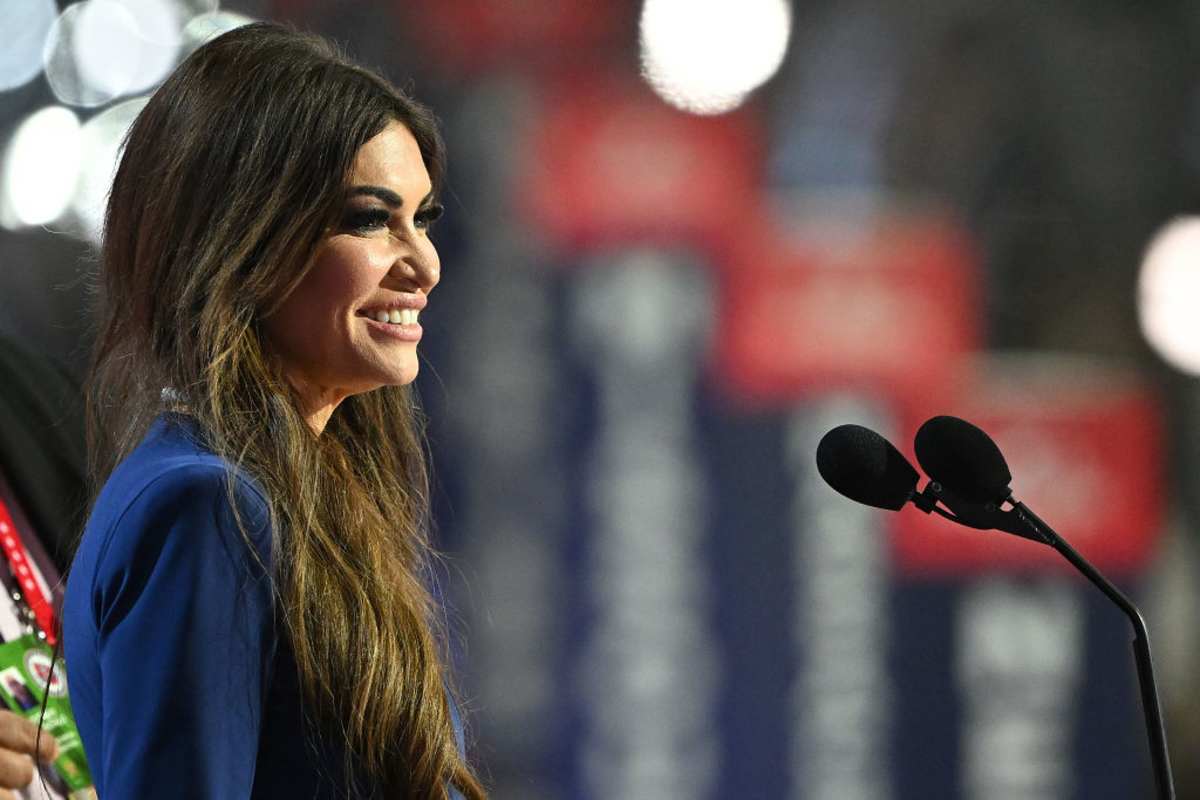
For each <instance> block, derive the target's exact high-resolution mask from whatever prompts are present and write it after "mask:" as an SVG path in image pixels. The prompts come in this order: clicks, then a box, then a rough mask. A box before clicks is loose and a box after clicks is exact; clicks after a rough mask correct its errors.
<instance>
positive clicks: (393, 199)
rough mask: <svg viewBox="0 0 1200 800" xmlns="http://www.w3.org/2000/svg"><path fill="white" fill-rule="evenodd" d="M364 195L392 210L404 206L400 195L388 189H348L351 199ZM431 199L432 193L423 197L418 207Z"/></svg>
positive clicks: (371, 187)
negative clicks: (379, 201) (373, 198)
mask: <svg viewBox="0 0 1200 800" xmlns="http://www.w3.org/2000/svg"><path fill="white" fill-rule="evenodd" d="M364 194H365V195H370V196H371V197H375V198H378V199H379V200H382V201H383V202H384V203H386V204H387V205H389V206H391V207H392V208H400V207H401V206H402V205H404V198H403V197H401V196H400V195H398V194H396V193H395V192H393V191H392V190H391V189H388V188H387V187H385V186H370V185H366V186H355V187H353V188H352V189H350V196H351V197H358V196H359V195H364ZM432 197H433V192H430V193H429V194H427V195H425V197H423V198H422V199H421V203H420V205H425V204H426V203H428V202H429V200H430V199H431V198H432Z"/></svg>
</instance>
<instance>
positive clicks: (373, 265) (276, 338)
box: [264, 122, 441, 429]
mask: <svg viewBox="0 0 1200 800" xmlns="http://www.w3.org/2000/svg"><path fill="white" fill-rule="evenodd" d="M430 190H431V184H430V179H429V173H428V171H427V170H426V169H425V163H424V161H423V159H422V158H421V151H420V149H419V147H418V146H417V142H416V139H414V138H413V136H412V134H411V133H409V131H408V128H406V127H405V126H404V125H402V124H401V123H399V122H393V123H391V124H390V125H388V127H387V128H385V129H384V130H383V132H381V133H380V134H378V135H377V136H375V137H374V138H373V139H371V140H370V141H368V142H367V143H366V144H364V145H363V146H362V148H361V149H360V150H359V151H358V154H357V156H356V157H355V161H354V166H353V169H352V171H351V175H350V183H349V192H348V199H347V201H346V205H345V208H344V209H343V210H342V221H341V223H340V224H339V225H338V226H337V228H336V229H335V230H331V231H330V232H329V233H328V235H327V236H326V237H325V238H324V239H323V240H322V242H321V244H320V245H319V250H318V252H317V256H316V261H315V263H314V264H313V266H312V268H311V269H310V270H309V272H308V274H307V275H305V276H304V278H303V279H302V280H301V281H300V284H299V285H298V286H297V287H296V289H295V291H293V292H292V294H290V295H289V296H288V298H287V299H286V300H285V301H284V302H283V304H282V305H281V306H280V308H279V309H278V310H277V311H276V312H275V313H274V314H272V315H271V316H270V317H268V318H266V319H265V320H264V333H265V335H266V339H267V342H268V344H269V346H270V347H271V349H272V351H273V352H274V353H275V354H276V355H278V357H279V358H281V359H282V362H283V367H284V373H285V374H286V376H287V378H288V379H289V380H290V381H291V383H292V385H293V386H294V387H295V388H296V390H297V391H298V392H299V393H300V395H301V398H302V399H303V400H304V402H305V405H306V406H307V407H306V408H305V409H302V410H303V411H304V412H305V413H306V415H308V416H311V415H312V414H314V413H315V414H317V416H318V417H320V416H322V413H321V412H322V411H324V413H323V417H324V419H321V420H320V425H319V426H317V427H318V429H320V428H323V427H324V420H325V419H328V416H329V413H332V411H333V408H334V407H336V406H337V404H338V403H339V402H341V400H342V399H344V398H345V397H347V396H348V395H352V394H358V393H360V392H367V391H371V390H372V389H377V388H379V387H381V386H389V385H398V384H405V383H409V382H411V381H412V380H413V379H414V378H416V376H417V342H418V341H419V340H420V338H421V326H420V324H418V322H417V314H418V313H419V312H420V310H421V309H422V308H424V307H425V302H426V299H427V298H428V296H429V293H430V292H431V291H432V290H433V287H434V286H436V285H437V282H438V277H439V272H440V262H439V261H438V255H437V250H435V249H434V246H433V242H431V241H430V240H429V226H430V224H431V223H432V222H433V220H434V219H436V218H437V215H438V214H439V213H440V211H441V208H440V206H437V205H436V204H435V203H434V202H433V201H432V199H431V198H430V196H429V195H430Z"/></svg>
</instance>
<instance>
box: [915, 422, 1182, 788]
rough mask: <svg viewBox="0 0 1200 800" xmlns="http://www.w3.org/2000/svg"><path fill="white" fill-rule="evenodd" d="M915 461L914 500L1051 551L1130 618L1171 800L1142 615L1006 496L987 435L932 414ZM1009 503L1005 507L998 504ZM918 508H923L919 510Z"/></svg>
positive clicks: (1001, 464)
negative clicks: (922, 478)
mask: <svg viewBox="0 0 1200 800" xmlns="http://www.w3.org/2000/svg"><path fill="white" fill-rule="evenodd" d="M915 449H916V453H917V461H918V463H920V465H921V468H922V469H924V470H925V472H926V474H928V475H929V477H930V482H929V484H928V485H927V486H926V487H925V490H924V491H923V492H922V493H921V494H920V495H917V496H916V497H914V500H916V501H918V505H920V502H919V501H920V500H925V501H941V502H942V503H944V504H945V505H947V506H948V507H949V508H950V509H951V510H952V511H954V512H955V515H954V516H951V515H949V514H945V513H943V512H942V510H941V509H935V510H936V511H937V512H938V513H939V514H941V515H942V516H944V517H947V518H949V519H951V520H954V521H955V522H959V523H962V524H964V525H969V526H971V527H975V528H995V529H997V530H1002V531H1007V532H1008V533H1015V534H1017V535H1018V536H1023V537H1025V538H1027V539H1032V540H1034V541H1039V542H1042V543H1043V544H1047V545H1049V546H1050V547H1053V548H1054V549H1055V550H1057V551H1058V552H1059V553H1060V554H1061V555H1062V556H1063V557H1064V558H1066V559H1067V561H1069V562H1071V565H1072V566H1074V567H1075V568H1076V569H1077V570H1079V572H1081V573H1082V574H1083V576H1084V577H1086V578H1087V579H1088V580H1089V581H1091V582H1092V583H1093V584H1095V585H1096V587H1097V588H1099V589H1100V591H1102V592H1104V594H1105V595H1107V596H1108V598H1109V599H1110V600H1112V601H1113V602H1114V603H1115V604H1116V605H1117V606H1118V607H1119V608H1120V609H1121V611H1123V612H1124V613H1125V615H1126V616H1127V617H1128V618H1129V621H1130V623H1131V624H1132V626H1133V630H1134V639H1133V654H1134V660H1135V661H1136V663H1137V673H1138V686H1139V688H1140V690H1141V699H1142V712H1143V714H1144V715H1145V719H1146V736H1147V739H1148V741H1149V745H1150V759H1151V763H1152V766H1153V768H1154V782H1155V785H1156V786H1157V789H1158V796H1159V798H1162V800H1174V798H1175V786H1174V783H1173V781H1172V778H1171V761H1170V757H1169V754H1168V751H1167V734H1166V729H1165V727H1164V725H1163V719H1162V711H1161V709H1160V707H1159V702H1158V689H1157V687H1156V684H1155V681H1154V664H1153V661H1152V659H1151V657H1150V635H1149V632H1148V631H1147V630H1146V621H1145V620H1144V619H1143V618H1142V614H1141V612H1140V611H1139V610H1138V608H1137V606H1135V605H1134V604H1133V602H1132V601H1130V599H1129V598H1128V597H1126V596H1125V594H1124V593H1122V592H1121V590H1120V589H1118V588H1117V587H1116V586H1114V585H1113V584H1112V583H1111V582H1110V581H1109V580H1108V579H1107V578H1105V577H1104V576H1103V575H1102V574H1101V573H1100V571H1099V570H1097V569H1096V568H1095V567H1093V566H1092V565H1091V564H1090V563H1089V562H1088V561H1087V559H1085V558H1084V557H1083V556H1081V555H1080V554H1079V553H1078V552H1076V551H1075V549H1074V548H1073V547H1071V545H1070V544H1068V543H1067V542H1066V541H1065V540H1064V539H1063V538H1062V537H1061V536H1059V535H1058V534H1057V533H1056V532H1055V531H1054V529H1053V528H1051V527H1050V526H1049V525H1047V524H1046V523H1045V522H1044V521H1043V520H1042V519H1041V518H1040V517H1038V516H1037V515H1036V514H1034V513H1033V511H1031V510H1030V509H1029V508H1028V507H1027V506H1026V505H1025V504H1024V503H1022V502H1020V501H1019V500H1016V499H1014V498H1013V496H1012V490H1011V489H1010V488H1009V486H1008V485H1009V483H1010V482H1011V481H1012V474H1011V473H1010V472H1009V469H1008V463H1007V462H1006V461H1005V460H1004V454H1003V453H1001V452H1000V448H999V447H998V446H997V445H996V443H995V442H994V441H992V438H991V437H990V436H988V435H987V434H986V433H984V432H983V431H982V430H980V429H979V428H977V427H975V426H974V425H972V424H971V423H969V422H967V421H966V420H962V419H958V418H957V417H947V416H942V417H934V418H932V419H930V420H928V421H927V422H926V423H925V424H924V425H922V426H921V428H920V430H918V431H917V438H916V442H915ZM1005 502H1008V503H1009V504H1011V508H1009V509H1007V510H1002V509H1001V508H1000V506H1001V505H1002V504H1003V503H1005ZM921 507H922V508H924V506H921Z"/></svg>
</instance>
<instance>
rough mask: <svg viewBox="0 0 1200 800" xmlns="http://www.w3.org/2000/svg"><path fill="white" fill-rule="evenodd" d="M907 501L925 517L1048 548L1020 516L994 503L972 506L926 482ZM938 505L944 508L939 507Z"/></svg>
mask: <svg viewBox="0 0 1200 800" xmlns="http://www.w3.org/2000/svg"><path fill="white" fill-rule="evenodd" d="M1011 496H1012V492H1011V491H1010V492H1009V493H1008V494H1007V495H1006V496H1005V497H1003V498H1002V499H1001V500H1000V503H1004V502H1005V501H1007V500H1009V499H1010V498H1011ZM909 499H910V500H911V501H912V504H913V505H915V506H916V507H917V508H919V509H921V510H922V511H924V512H925V513H926V514H929V513H936V514H938V515H939V516H942V517H945V518H946V519H948V520H950V521H951V522H956V523H958V524H959V525H962V526H964V527H967V528H975V529H976V530H983V531H987V530H997V531H1004V532H1005V533H1011V534H1013V535H1014V536H1020V537H1021V538H1023V539H1029V540H1030V541H1034V542H1039V543H1040V544H1046V545H1050V544H1052V543H1051V542H1050V541H1049V540H1047V539H1046V537H1045V536H1043V535H1042V532H1041V531H1040V530H1038V529H1037V527H1035V526H1033V525H1031V524H1030V523H1029V520H1028V519H1027V518H1026V517H1025V516H1024V515H1022V514H1018V513H1017V511H1016V509H1015V508H1010V509H1002V508H1000V505H999V504H998V503H994V502H992V503H976V502H972V501H969V500H964V499H963V498H961V497H959V496H958V495H956V494H955V493H954V492H952V491H950V490H949V489H947V488H946V487H945V486H943V485H942V484H940V483H938V482H937V481H929V482H928V483H926V484H925V488H924V489H922V490H921V491H920V492H913V493H912V496H911V497H910V498H909ZM939 503H941V505H942V506H945V508H942V507H941V506H939V505H938V504H939Z"/></svg>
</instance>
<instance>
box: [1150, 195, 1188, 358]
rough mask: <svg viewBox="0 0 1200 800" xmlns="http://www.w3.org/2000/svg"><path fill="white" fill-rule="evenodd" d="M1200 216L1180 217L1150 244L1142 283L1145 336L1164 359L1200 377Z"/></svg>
mask: <svg viewBox="0 0 1200 800" xmlns="http://www.w3.org/2000/svg"><path fill="white" fill-rule="evenodd" d="M1198 307H1200V217H1180V218H1178V219H1175V220H1174V221H1172V222H1171V223H1169V224H1168V225H1167V226H1166V227H1165V228H1163V229H1162V230H1161V231H1160V232H1159V233H1158V234H1156V235H1155V236H1154V238H1153V239H1152V240H1151V242H1150V246H1149V248H1148V249H1147V250H1146V256H1145V259H1144V260H1143V261H1142V269H1141V275H1140V276H1139V280H1138V317H1139V319H1140V320H1141V324H1142V332H1143V333H1144V334H1145V336H1146V339H1147V340H1148V341H1149V342H1150V344H1151V345H1152V346H1153V347H1154V349H1155V350H1156V351H1158V354H1159V355H1161V356H1162V357H1163V359H1165V360H1166V361H1167V362H1168V363H1169V364H1171V365H1172V366H1174V367H1176V368H1177V369H1179V370H1182V371H1183V372H1187V373H1189V374H1192V375H1200V314H1197V312H1196V310H1197V308H1198Z"/></svg>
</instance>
